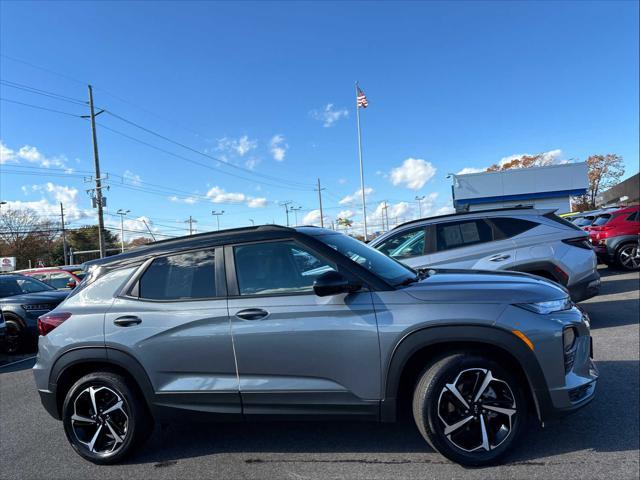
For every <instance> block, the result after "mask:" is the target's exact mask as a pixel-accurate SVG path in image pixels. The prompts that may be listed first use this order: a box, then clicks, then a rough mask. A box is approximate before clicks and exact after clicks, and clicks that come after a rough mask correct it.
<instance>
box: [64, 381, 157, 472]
mask: <svg viewBox="0 0 640 480" xmlns="http://www.w3.org/2000/svg"><path fill="white" fill-rule="evenodd" d="M62 413H63V417H62V421H63V423H64V430H65V433H66V435H67V439H68V440H69V442H70V443H71V446H72V447H73V449H74V450H75V451H76V452H77V453H78V454H79V455H80V456H82V457H84V458H86V459H87V460H90V461H91V462H94V463H98V464H112V463H117V462H119V461H121V460H122V459H123V458H124V457H126V456H127V455H129V454H130V453H131V452H132V451H133V450H134V449H135V448H136V447H137V446H138V444H140V443H141V442H142V441H144V440H145V439H146V438H147V436H148V434H149V433H150V431H151V419H150V416H149V414H148V412H147V409H146V406H145V405H144V403H143V402H142V399H140V398H139V395H138V394H137V392H136V391H135V389H134V388H132V387H131V385H130V384H129V382H128V380H127V379H126V378H124V377H122V376H120V375H117V374H115V373H111V372H95V373H90V374H88V375H85V376H84V377H82V378H81V379H80V380H78V381H77V382H76V383H75V384H74V385H73V386H72V387H71V389H69V392H68V393H67V396H66V398H65V401H64V405H63V408H62Z"/></svg>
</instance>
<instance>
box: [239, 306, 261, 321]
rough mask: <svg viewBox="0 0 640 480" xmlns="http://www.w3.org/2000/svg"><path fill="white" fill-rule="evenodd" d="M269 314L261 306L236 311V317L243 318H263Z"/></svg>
mask: <svg viewBox="0 0 640 480" xmlns="http://www.w3.org/2000/svg"><path fill="white" fill-rule="evenodd" d="M268 315H269V312H267V311H266V310H262V309H261V308H247V309H246V310H240V311H239V312H237V313H236V317H238V318H241V319H243V320H261V319H263V318H267V316H268Z"/></svg>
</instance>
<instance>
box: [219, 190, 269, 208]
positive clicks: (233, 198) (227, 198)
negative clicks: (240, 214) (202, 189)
mask: <svg viewBox="0 0 640 480" xmlns="http://www.w3.org/2000/svg"><path fill="white" fill-rule="evenodd" d="M206 196H207V197H208V198H209V199H210V200H211V201H212V202H213V203H244V204H246V205H247V206H248V207H249V208H261V207H265V206H266V205H267V203H268V201H267V199H266V198H263V197H251V196H248V195H245V194H244V193H241V192H227V191H226V190H225V189H224V188H220V187H218V186H215V187H212V188H210V189H209V191H208V192H207V194H206Z"/></svg>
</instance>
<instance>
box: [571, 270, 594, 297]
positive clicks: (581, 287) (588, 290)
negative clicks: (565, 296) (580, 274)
mask: <svg viewBox="0 0 640 480" xmlns="http://www.w3.org/2000/svg"><path fill="white" fill-rule="evenodd" d="M567 289H568V290H569V294H570V295H571V299H572V300H573V301H574V302H582V301H583V300H587V299H589V298H591V297H595V296H596V295H597V294H598V293H599V292H600V274H599V273H598V272H593V273H592V274H591V275H589V276H588V277H587V278H585V279H584V280H580V281H579V282H578V283H575V284H573V285H571V286H569V287H567Z"/></svg>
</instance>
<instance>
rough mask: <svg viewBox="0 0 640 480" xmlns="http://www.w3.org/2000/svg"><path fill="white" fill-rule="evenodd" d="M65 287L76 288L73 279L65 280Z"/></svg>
mask: <svg viewBox="0 0 640 480" xmlns="http://www.w3.org/2000/svg"><path fill="white" fill-rule="evenodd" d="M67 288H71V289H74V288H76V281H75V280H69V281H68V282H67Z"/></svg>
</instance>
